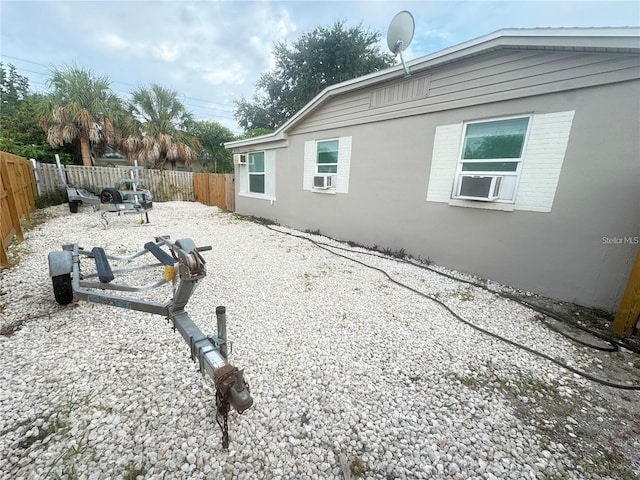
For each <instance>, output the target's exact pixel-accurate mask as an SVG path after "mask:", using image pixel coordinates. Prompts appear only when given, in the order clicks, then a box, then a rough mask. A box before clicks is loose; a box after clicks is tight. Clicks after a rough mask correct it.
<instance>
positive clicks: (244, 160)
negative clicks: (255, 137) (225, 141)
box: [234, 153, 247, 165]
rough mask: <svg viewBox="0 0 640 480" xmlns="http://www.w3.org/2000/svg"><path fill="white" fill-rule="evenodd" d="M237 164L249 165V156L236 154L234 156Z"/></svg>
mask: <svg viewBox="0 0 640 480" xmlns="http://www.w3.org/2000/svg"><path fill="white" fill-rule="evenodd" d="M234 157H235V160H236V163H237V164H238V165H246V164H247V156H246V155H245V154H244V153H241V154H237V153H236V154H235V155H234Z"/></svg>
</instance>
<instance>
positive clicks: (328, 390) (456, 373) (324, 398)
mask: <svg viewBox="0 0 640 480" xmlns="http://www.w3.org/2000/svg"><path fill="white" fill-rule="evenodd" d="M37 216H38V217H39V219H40V220H39V221H38V222H35V224H34V226H33V227H32V228H30V229H29V230H28V231H27V232H26V234H25V241H24V242H22V243H19V244H14V245H13V246H12V247H11V251H10V256H11V257H12V258H13V259H14V260H15V261H16V262H17V264H16V265H15V266H14V267H13V268H11V269H9V270H4V271H2V273H0V318H1V320H0V328H1V329H2V330H1V331H2V335H0V355H1V357H0V359H1V361H2V369H1V373H0V410H1V416H0V459H1V460H0V478H1V479H19V478H29V479H41V478H52V479H55V478H68V479H75V478H79V479H91V480H98V479H115V478H126V479H135V478H145V479H161V478H165V479H172V478H185V479H204V478H207V479H208V478H225V479H232V478H233V479H277V478H281V479H347V478H352V479H355V478H370V479H381V480H386V479H431V478H451V479H471V478H477V479H494V478H499V479H503V478H505V479H514V480H515V479H607V478H610V479H634V478H640V477H639V476H638V473H637V472H640V393H639V392H638V391H628V390H618V389H613V388H610V387H603V386H600V385H597V384H595V383H593V382H591V381H588V380H585V379H583V378H581V377H579V376H578V375H575V374H572V373H570V372H568V371H566V370H565V369H562V368H560V367H559V366H557V365H555V364H553V363H551V362H549V361H547V360H544V359H542V358H540V357H537V356H534V355H532V354H530V353H527V352H525V351H523V350H520V349H518V348H515V347H513V346H510V345H508V344H506V343H504V342H501V341H499V340H497V339H494V338H491V337H489V336H487V335H484V334H482V333H480V332H478V331H476V330H473V329H472V328H470V327H468V326H466V325H464V324H463V323H461V322H459V321H458V320H456V318H454V317H453V316H452V315H451V314H450V313H449V312H448V311H447V310H445V309H444V308H442V307H441V306H440V305H438V304H437V303H435V302H433V301H431V300H429V299H427V298H424V297H421V296H420V295H418V294H416V293H415V292H412V291H410V290H408V289H406V288H402V287H400V286H398V285H397V284H394V283H392V282H390V281H389V280H388V278H386V277H385V276H384V275H383V274H382V273H381V272H379V271H376V270H373V269H370V268H366V267H365V266H363V265H362V264H359V263H356V262H353V261H351V260H349V259H347V258H343V257H340V256H336V255H332V254H331V253H329V252H328V251H326V250H324V249H320V248H318V247H317V246H315V245H314V244H312V243H310V242H308V241H305V240H303V239H300V238H296V237H293V236H290V235H285V234H282V233H278V232H274V231H272V230H270V229H268V228H267V227H266V226H264V225H262V224H260V223H256V222H252V221H248V220H247V219H243V218H241V217H239V216H237V215H234V214H230V213H225V212H220V211H219V210H218V209H217V208H215V207H207V206H204V205H201V204H199V203H188V202H168V203H156V204H154V208H153V210H152V211H151V212H150V214H149V216H150V220H151V223H150V224H145V225H139V224H137V223H136V220H137V216H135V215H131V216H116V215H115V214H114V215H112V216H110V217H107V218H108V219H109V222H108V224H107V225H106V226H105V224H104V223H103V222H101V216H100V214H99V213H96V212H93V211H92V210H90V209H89V208H83V209H81V210H80V212H79V213H78V214H75V215H72V214H70V213H69V210H68V207H67V205H60V206H57V207H50V208H48V209H45V210H43V211H39V212H38V213H37ZM273 228H277V229H279V230H281V231H283V232H284V231H286V232H290V233H295V234H296V235H306V236H308V237H310V238H313V239H314V240H315V241H318V242H322V243H325V244H327V245H329V246H341V247H343V248H344V247H347V248H349V247H348V246H347V245H346V244H344V243H338V242H336V241H333V240H331V239H328V238H325V237H321V236H318V235H311V234H304V233H302V232H292V231H291V230H288V229H286V228H284V227H279V226H274V227H273ZM159 235H170V236H171V238H172V239H178V238H185V237H186V238H191V239H193V240H194V242H195V243H196V245H198V246H204V245H211V246H212V250H211V251H207V252H203V253H202V255H203V257H204V258H205V259H206V261H207V268H208V272H207V277H206V278H205V279H204V280H203V281H202V282H201V283H200V285H199V287H198V289H197V290H196V292H195V294H194V295H193V296H192V297H191V301H190V302H189V304H188V305H187V311H188V312H189V313H190V315H191V317H192V319H193V320H194V321H195V322H196V323H197V324H198V325H199V326H200V328H201V329H202V330H203V331H205V332H207V333H210V334H214V333H215V325H216V317H215V308H216V306H218V305H224V306H226V308H227V320H228V331H229V337H230V340H231V341H233V353H232V354H231V356H230V361H231V363H233V364H234V365H236V366H237V367H239V368H244V369H245V372H246V380H247V381H248V383H249V385H250V387H251V393H252V396H253V398H254V400H255V404H254V406H253V407H252V408H251V409H249V410H248V411H246V412H245V413H244V414H243V415H238V414H237V413H235V412H232V413H231V415H230V417H229V433H230V442H231V443H230V447H229V449H228V450H224V449H222V447H221V442H220V438H221V433H220V430H219V428H218V426H217V424H216V422H215V399H214V388H213V385H212V383H211V382H210V380H209V379H208V378H205V377H202V376H201V375H200V374H199V373H198V372H197V368H196V366H195V364H194V363H192V362H191V360H190V359H189V354H188V351H189V348H188V345H187V344H186V343H185V342H184V341H183V339H182V337H181V336H180V335H179V334H178V333H174V332H173V331H172V329H171V327H170V325H168V324H167V322H166V321H165V319H163V318H161V317H159V316H154V315H151V314H146V313H140V312H134V311H130V310H126V309H118V308H115V307H109V306H104V305H96V304H90V303H87V302H73V303H71V304H70V305H67V306H60V305H58V304H57V303H56V302H55V300H54V296H53V290H52V286H51V279H50V278H49V276H48V270H47V253H48V252H49V251H51V250H59V249H60V247H61V245H62V244H65V243H74V242H77V243H79V244H80V245H81V246H83V247H85V248H89V249H90V248H91V247H94V246H101V247H104V249H105V250H106V252H107V253H113V254H120V255H123V254H132V253H134V252H136V251H138V250H140V249H141V248H142V246H143V245H144V243H146V242H148V241H152V240H153V239H154V237H156V236H159ZM350 250H351V251H350V252H347V251H344V250H337V249H336V250H334V251H335V252H336V253H339V254H340V255H344V256H348V257H350V258H353V259H356V260H358V261H360V262H364V263H366V264H368V265H371V266H374V267H376V268H378V269H382V270H384V271H386V272H388V274H389V275H391V277H393V278H394V279H396V280H398V281H400V282H403V283H405V284H407V285H408V286H410V287H411V288H413V289H415V290H418V291H421V292H424V293H427V294H429V295H431V296H433V297H435V298H437V299H439V300H440V301H443V302H444V303H446V304H447V305H448V306H449V307H450V308H451V309H452V310H454V311H455V312H456V313H457V314H458V315H460V316H461V317H463V318H464V319H466V320H468V321H471V322H472V323H474V324H475V325H478V326H480V327H482V328H485V329H487V330H490V331H492V332H495V333H498V334H500V335H504V336H505V337H507V338H509V339H511V340H513V341H515V342H518V343H522V344H524V345H527V346H529V347H531V348H534V349H536V350H540V351H542V352H544V353H546V354H547V355H549V356H551V357H553V358H556V359H561V360H562V361H563V362H566V363H568V364H569V365H572V366H574V367H577V368H580V369H584V370H586V371H589V372H591V373H594V374H596V375H598V376H599V377H602V378H607V375H608V374H610V373H611V372H615V374H616V378H615V380H616V381H621V382H625V381H626V382H631V383H634V384H638V383H640V375H638V372H639V371H640V356H638V355H637V354H633V353H631V352H629V351H627V350H624V349H623V350H621V351H618V352H615V353H603V352H597V351H595V350H588V349H585V348H583V347H580V346H578V345H576V344H574V343H572V342H570V341H569V340H567V339H566V338H564V337H561V336H559V335H558V334H556V333H555V332H553V331H551V330H549V329H548V328H547V327H545V325H544V324H543V323H541V322H540V321H538V320H536V318H535V312H533V311H532V310H529V309H527V308H525V307H523V306H521V305H520V304H518V303H515V302H512V301H509V300H505V299H504V298H502V297H500V296H498V295H496V294H493V293H491V292H488V291H486V290H482V289H479V288H475V287H472V286H470V285H467V284H464V283H460V282H457V281H455V280H451V279H448V278H445V277H442V276H440V275H437V274H436V273H434V272H431V271H428V270H425V269H421V268H418V267H416V266H413V265H409V264H407V263H400V262H397V261H395V260H393V259H389V258H381V257H377V256H371V255H365V254H363V253H362V252H364V250H362V249H358V248H353V249H350ZM85 263H87V260H84V262H83V266H84V265H85ZM158 275H160V276H161V275H162V272H161V271H160V272H157V271H154V272H152V274H151V278H153V279H156V278H157V277H158ZM118 281H119V277H117V276H116V280H115V282H118ZM149 281H150V278H149V273H145V274H142V278H141V281H139V282H135V283H139V284H142V283H147V282H149ZM170 292H171V290H170V288H168V290H167V289H165V288H164V287H163V289H159V290H158V291H154V292H151V294H150V296H151V297H152V298H153V299H155V300H158V301H163V300H165V299H167V296H166V295H167V293H170ZM147 298H148V297H147Z"/></svg>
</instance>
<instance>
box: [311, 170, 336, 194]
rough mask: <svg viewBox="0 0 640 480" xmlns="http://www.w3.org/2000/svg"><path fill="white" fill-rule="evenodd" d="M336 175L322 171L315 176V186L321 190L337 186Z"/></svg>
mask: <svg viewBox="0 0 640 480" xmlns="http://www.w3.org/2000/svg"><path fill="white" fill-rule="evenodd" d="M335 186H336V175H335V174H333V173H320V174H318V175H314V176H313V188H317V189H319V190H327V189H328V188H335Z"/></svg>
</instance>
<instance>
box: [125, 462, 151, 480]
mask: <svg viewBox="0 0 640 480" xmlns="http://www.w3.org/2000/svg"><path fill="white" fill-rule="evenodd" d="M146 473H147V469H146V468H144V466H143V465H136V464H135V463H134V462H129V464H128V465H127V468H126V470H125V472H124V480H136V478H138V475H146Z"/></svg>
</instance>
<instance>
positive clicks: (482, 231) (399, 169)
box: [236, 81, 640, 311]
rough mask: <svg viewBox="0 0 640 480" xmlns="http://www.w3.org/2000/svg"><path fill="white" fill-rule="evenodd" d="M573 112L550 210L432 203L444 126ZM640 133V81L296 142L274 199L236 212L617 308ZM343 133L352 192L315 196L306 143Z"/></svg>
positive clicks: (639, 195)
mask: <svg viewBox="0 0 640 480" xmlns="http://www.w3.org/2000/svg"><path fill="white" fill-rule="evenodd" d="M567 110H575V116H574V120H573V126H572V129H571V134H570V137H569V143H568V146H567V151H566V156H565V159H564V163H563V166H562V171H561V175H560V179H559V183H558V187H557V191H556V195H555V200H554V203H553V208H552V211H551V212H550V213H537V212H527V211H513V212H503V211H488V210H481V209H475V208H464V207H454V206H449V205H447V204H444V203H434V202H427V201H426V192H427V185H428V180H429V172H430V167H431V154H432V151H433V141H434V132H435V128H436V127H437V126H439V125H448V124H453V123H458V122H462V121H466V120H471V119H477V118H490V117H500V116H506V115H516V114H522V113H534V114H543V113H552V112H561V111H567ZM639 131H640V82H638V81H628V82H622V83H616V84H611V85H606V86H599V87H590V88H584V89H579V90H571V91H567V92H561V93H554V94H549V95H538V96H534V97H529V98H525V99H518V100H510V101H503V102H496V103H491V104H486V105H480V106H474V107H468V108H462V109H456V110H450V111H445V112H438V113H431V114H423V115H417V116H412V117H405V118H399V119H394V120H387V121H383V122H377V123H369V124H362V125H356V126H352V127H343V128H340V129H335V130H325V131H322V132H317V133H315V134H310V133H305V134H300V135H290V137H289V147H288V149H286V148H283V149H278V150H277V161H276V164H277V170H276V200H275V202H273V204H271V203H270V202H268V201H264V200H258V199H252V198H246V197H242V196H239V197H237V202H236V210H237V212H238V213H242V214H249V215H255V216H260V217H265V218H270V219H273V220H275V221H277V222H278V223H280V224H283V225H287V226H290V227H293V228H296V229H300V230H305V229H311V230H316V229H319V230H320V231H321V233H323V234H325V235H328V236H331V237H334V238H338V239H342V240H352V241H355V242H357V243H360V244H365V245H370V246H372V245H379V246H381V247H387V248H391V249H393V250H398V249H400V248H404V249H405V251H406V252H408V253H411V254H412V255H414V256H418V255H420V256H421V257H423V258H426V257H429V258H430V259H431V260H433V261H435V262H436V263H437V264H439V265H443V266H446V267H450V268H454V269H457V270H460V271H463V272H468V273H472V274H475V275H478V276H481V277H484V278H488V279H492V280H495V281H498V282H501V283H504V284H507V285H511V286H513V287H516V288H521V289H524V290H528V291H532V292H535V293H539V294H542V295H545V296H549V297H553V298H557V299H561V300H565V301H570V302H575V303H578V304H582V305H587V306H595V307H600V308H604V309H606V310H609V311H615V310H616V309H617V307H618V303H619V301H620V299H621V297H622V294H623V291H624V288H625V285H626V281H627V279H628V276H629V273H630V269H631V265H632V264H633V260H634V258H635V254H636V252H637V250H638V245H634V244H628V243H627V244H606V243H605V242H603V237H607V238H613V237H618V238H622V237H634V236H639V235H640V142H639V139H638V132H639ZM337 136H352V152H351V172H350V182H349V193H348V194H344V195H341V194H337V195H323V194H317V193H313V192H309V191H304V190H303V189H302V178H303V148H304V142H305V141H307V140H318V139H322V138H331V137H337ZM237 183H238V182H236V184H237Z"/></svg>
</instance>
